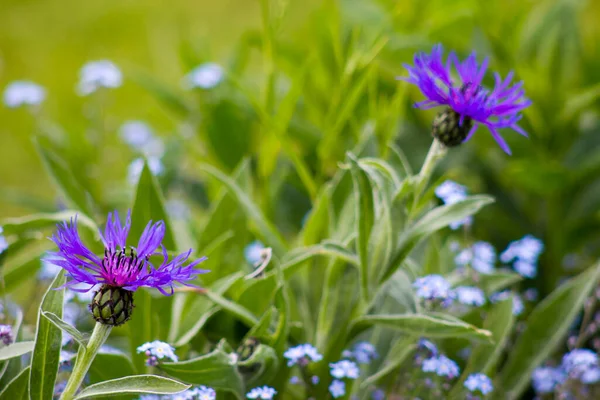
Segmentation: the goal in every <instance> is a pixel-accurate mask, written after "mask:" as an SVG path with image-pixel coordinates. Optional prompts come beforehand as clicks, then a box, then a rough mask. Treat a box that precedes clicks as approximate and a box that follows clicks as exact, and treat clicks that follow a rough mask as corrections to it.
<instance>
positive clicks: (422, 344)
mask: <svg viewBox="0 0 600 400" xmlns="http://www.w3.org/2000/svg"><path fill="white" fill-rule="evenodd" d="M418 346H419V348H422V349H426V350H428V351H429V352H430V353H431V355H432V356H436V355H437V353H438V349H437V346H436V345H435V344H433V343H432V342H430V341H429V340H427V339H419V343H418Z"/></svg>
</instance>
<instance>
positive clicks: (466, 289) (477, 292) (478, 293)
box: [454, 286, 485, 307]
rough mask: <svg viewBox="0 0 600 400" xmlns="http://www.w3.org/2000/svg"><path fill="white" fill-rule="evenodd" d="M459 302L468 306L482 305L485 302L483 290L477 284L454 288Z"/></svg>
mask: <svg viewBox="0 0 600 400" xmlns="http://www.w3.org/2000/svg"><path fill="white" fill-rule="evenodd" d="M454 291H455V292H456V296H457V298H458V302H459V303H461V304H465V305H468V306H475V307H481V306H482V305H484V304H485V294H484V293H483V290H481V289H479V288H478V287H475V286H459V287H457V288H456V289H454Z"/></svg>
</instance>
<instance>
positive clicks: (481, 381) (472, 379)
mask: <svg viewBox="0 0 600 400" xmlns="http://www.w3.org/2000/svg"><path fill="white" fill-rule="evenodd" d="M465 387H466V388H467V389H469V390H470V391H471V392H475V391H476V390H478V391H480V392H481V394H483V395H487V394H488V393H491V392H492V391H493V390H494V386H493V385H492V380H491V379H490V378H488V377H487V376H485V375H484V374H471V375H469V376H468V377H467V380H465Z"/></svg>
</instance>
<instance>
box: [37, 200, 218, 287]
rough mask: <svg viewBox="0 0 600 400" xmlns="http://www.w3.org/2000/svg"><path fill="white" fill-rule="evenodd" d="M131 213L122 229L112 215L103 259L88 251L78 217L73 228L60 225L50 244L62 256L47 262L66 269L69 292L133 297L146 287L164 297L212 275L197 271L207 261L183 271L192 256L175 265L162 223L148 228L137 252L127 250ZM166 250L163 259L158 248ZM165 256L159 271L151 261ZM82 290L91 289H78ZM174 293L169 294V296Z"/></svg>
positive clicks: (54, 255) (178, 259) (53, 255)
mask: <svg viewBox="0 0 600 400" xmlns="http://www.w3.org/2000/svg"><path fill="white" fill-rule="evenodd" d="M130 214H131V213H130V212H128V213H127V218H126V221H125V225H124V226H123V225H121V221H120V220H119V214H118V213H117V212H116V211H115V212H114V214H113V213H109V214H108V220H107V223H106V229H105V231H104V235H102V233H101V237H102V241H103V242H104V247H105V250H104V257H98V256H97V255H96V254H94V253H93V252H92V251H91V250H90V249H88V248H87V247H86V246H85V245H84V244H83V242H82V241H81V238H80V237H79V233H78V231H77V217H75V218H74V219H71V221H70V223H68V222H63V223H62V224H59V225H58V230H57V232H56V233H55V234H54V235H53V236H52V241H54V243H56V245H57V246H58V252H55V253H50V255H49V257H48V259H47V260H48V261H49V262H51V263H53V264H55V265H58V266H60V267H62V268H63V269H65V271H66V276H67V279H68V281H67V283H66V286H69V287H70V288H71V289H73V290H75V291H79V292H87V291H88V290H90V289H91V288H92V287H93V286H95V285H97V284H102V285H106V286H110V287H117V288H122V289H125V290H127V291H135V290H137V289H138V288H140V287H142V286H147V287H152V288H156V289H158V290H159V291H160V292H161V293H163V294H164V295H167V296H169V295H171V294H173V285H174V284H175V283H180V284H183V285H186V286H193V285H191V284H189V283H188V281H190V280H192V279H194V278H195V277H196V275H198V274H201V273H205V272H208V271H206V270H200V269H195V268H194V267H196V266H197V265H198V264H199V263H201V262H202V261H204V260H205V259H206V257H202V258H199V259H197V260H195V261H192V262H190V263H189V264H188V265H184V264H185V263H186V262H187V261H188V258H189V256H190V254H191V252H192V250H191V249H190V250H188V251H187V252H185V253H182V254H179V255H178V256H176V257H175V258H173V259H172V260H171V261H169V260H168V254H167V250H166V249H165V247H164V246H163V245H162V240H163V237H164V235H165V224H164V223H163V222H162V221H159V222H156V223H154V224H152V221H150V222H148V225H146V229H144V232H143V233H142V236H141V238H140V240H139V242H138V245H137V247H130V248H129V252H128V251H127V247H126V240H127V236H128V234H129V228H130V226H131V215H130ZM159 247H160V248H162V253H161V252H158V251H157V250H158V248H159ZM158 254H162V256H163V261H162V263H161V264H160V266H158V267H155V266H154V265H153V264H152V263H151V262H150V260H149V258H150V256H152V255H158ZM79 284H83V285H89V287H82V286H77V287H75V286H76V285H79ZM168 289H170V290H169V291H167V290H168Z"/></svg>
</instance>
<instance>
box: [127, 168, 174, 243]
mask: <svg viewBox="0 0 600 400" xmlns="http://www.w3.org/2000/svg"><path fill="white" fill-rule="evenodd" d="M161 220H162V221H164V223H165V236H164V239H163V241H162V243H163V245H164V246H165V247H166V248H167V249H168V250H176V249H177V246H176V245H175V240H174V239H173V230H172V228H171V224H170V223H169V217H168V215H167V212H166V210H165V206H164V198H163V195H162V192H161V190H160V187H159V186H158V182H157V181H156V178H155V177H154V175H152V172H150V169H149V168H148V163H147V162H144V169H143V170H142V174H141V175H140V180H139V181H138V185H137V189H136V194H135V202H134V203H133V209H132V211H131V230H130V233H129V235H130V237H136V238H139V237H141V235H142V232H144V229H145V228H146V225H147V224H148V222H149V221H154V222H156V221H161Z"/></svg>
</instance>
